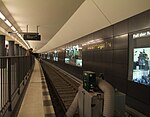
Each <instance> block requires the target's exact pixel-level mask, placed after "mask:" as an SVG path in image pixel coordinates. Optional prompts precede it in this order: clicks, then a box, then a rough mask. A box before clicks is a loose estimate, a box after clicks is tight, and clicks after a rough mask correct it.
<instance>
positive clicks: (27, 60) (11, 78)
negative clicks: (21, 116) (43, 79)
mask: <svg viewBox="0 0 150 117" xmlns="http://www.w3.org/2000/svg"><path fill="white" fill-rule="evenodd" d="M33 63H34V58H33V57H32V56H21V57H0V117H2V116H3V115H4V114H5V113H6V112H7V111H9V112H10V111H12V110H13V109H14V107H15V105H16V103H17V100H18V99H19V98H18V97H19V95H20V94H21V92H22V89H23V88H22V87H23V85H25V84H26V82H27V79H28V76H29V73H30V71H31V69H32V66H33ZM16 97H17V98H16Z"/></svg>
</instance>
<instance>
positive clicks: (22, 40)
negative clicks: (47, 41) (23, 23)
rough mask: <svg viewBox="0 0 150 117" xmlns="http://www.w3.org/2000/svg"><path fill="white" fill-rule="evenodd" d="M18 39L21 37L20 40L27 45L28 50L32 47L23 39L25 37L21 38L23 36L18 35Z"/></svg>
mask: <svg viewBox="0 0 150 117" xmlns="http://www.w3.org/2000/svg"><path fill="white" fill-rule="evenodd" d="M17 35H18V37H20V39H21V40H22V41H23V42H24V43H25V44H26V45H27V47H28V49H29V48H30V46H29V45H28V44H27V42H26V41H25V40H24V39H23V37H22V36H21V34H19V33H17Z"/></svg>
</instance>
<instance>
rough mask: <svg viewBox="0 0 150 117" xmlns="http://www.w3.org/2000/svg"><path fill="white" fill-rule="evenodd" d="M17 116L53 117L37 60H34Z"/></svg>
mask: <svg viewBox="0 0 150 117" xmlns="http://www.w3.org/2000/svg"><path fill="white" fill-rule="evenodd" d="M18 117H55V112H54V108H53V105H52V102H51V98H50V95H49V91H48V89H47V84H46V81H45V77H44V75H43V72H42V69H41V66H40V64H39V62H38V60H35V66H34V69H33V72H32V75H31V79H30V82H29V85H28V88H27V90H26V94H25V97H24V99H23V102H22V105H21V108H20V110H19V113H18Z"/></svg>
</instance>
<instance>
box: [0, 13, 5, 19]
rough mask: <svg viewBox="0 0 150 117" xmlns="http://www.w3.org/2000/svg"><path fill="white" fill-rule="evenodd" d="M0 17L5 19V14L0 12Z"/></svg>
mask: <svg viewBox="0 0 150 117" xmlns="http://www.w3.org/2000/svg"><path fill="white" fill-rule="evenodd" d="M0 18H1V19H2V20H5V16H4V15H3V14H2V13H1V12H0Z"/></svg>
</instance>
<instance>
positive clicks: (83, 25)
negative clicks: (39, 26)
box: [37, 0, 150, 53]
mask: <svg viewBox="0 0 150 117" xmlns="http://www.w3.org/2000/svg"><path fill="white" fill-rule="evenodd" d="M149 8H150V0H86V1H85V2H84V3H83V4H82V5H81V6H80V8H79V9H78V10H77V11H76V12H75V13H74V14H73V16H72V17H71V18H70V19H69V20H68V21H67V23H66V24H65V25H64V26H63V27H62V28H61V29H60V30H59V32H57V34H56V35H55V36H54V37H53V38H52V39H51V40H50V41H49V42H48V43H47V44H46V45H45V46H44V47H43V48H41V49H40V50H38V51H37V52H39V53H40V52H44V51H48V50H51V49H54V48H56V47H59V46H61V45H63V44H65V43H68V42H70V41H73V40H75V39H78V38H80V37H82V36H85V35H87V34H89V33H92V32H94V31H97V30H99V29H102V28H104V27H107V26H109V25H112V24H114V23H116V22H119V21H121V20H124V19H126V18H128V17H131V16H133V15H136V14H138V13H141V12H143V11H145V10H148V9H149Z"/></svg>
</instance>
